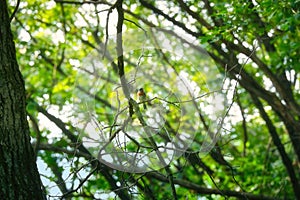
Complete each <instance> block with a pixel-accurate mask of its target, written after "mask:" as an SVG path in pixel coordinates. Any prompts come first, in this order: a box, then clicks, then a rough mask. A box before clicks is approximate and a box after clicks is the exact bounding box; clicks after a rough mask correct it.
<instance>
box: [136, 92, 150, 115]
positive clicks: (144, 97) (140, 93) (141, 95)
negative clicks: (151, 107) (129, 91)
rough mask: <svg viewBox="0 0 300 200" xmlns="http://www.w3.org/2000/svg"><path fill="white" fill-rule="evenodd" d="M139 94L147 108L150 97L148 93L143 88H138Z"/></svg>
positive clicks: (140, 100)
mask: <svg viewBox="0 0 300 200" xmlns="http://www.w3.org/2000/svg"><path fill="white" fill-rule="evenodd" d="M137 96H138V98H139V102H143V107H144V109H145V110H146V109H147V106H146V103H147V102H146V101H147V100H148V99H147V95H146V93H145V91H144V89H143V88H140V89H138V92H137ZM148 104H149V102H148Z"/></svg>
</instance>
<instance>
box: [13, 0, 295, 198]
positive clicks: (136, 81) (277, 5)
mask: <svg viewBox="0 0 300 200" xmlns="http://www.w3.org/2000/svg"><path fill="white" fill-rule="evenodd" d="M114 3H115V2H114V1H105V0H103V1H102V0H95V1H77V0H75V1H69V0H67V1H64V0H56V1H49V0H38V1H36V0H33V1H21V2H20V5H19V8H18V12H17V14H16V16H15V18H14V19H13V21H12V23H11V25H12V30H13V33H14V38H15V44H16V48H17V58H18V62H19V66H20V68H21V72H22V74H23V76H24V79H25V84H26V91H27V99H28V104H27V111H28V116H29V117H28V120H29V122H30V127H31V137H32V143H33V145H34V147H35V150H36V153H37V163H38V167H39V171H40V174H41V178H42V181H43V184H44V186H45V191H46V192H47V195H48V197H49V199H59V198H65V199H115V198H117V199H176V198H177V199H224V198H227V199H231V198H232V199H234V198H240V199H268V198H269V199H273V198H278V199H294V198H300V197H299V196H297V194H295V193H296V191H295V187H297V186H299V184H300V183H299V178H300V177H299V176H300V173H299V171H300V165H299V156H300V154H299V148H297V146H296V144H298V145H299V146H300V143H297V142H299V138H300V136H299V133H300V132H299V130H300V129H299V123H300V122H299V117H300V114H299V113H300V111H299V110H300V109H299V107H300V106H299V102H300V99H299V98H300V97H299V89H300V86H299V70H300V62H299V59H300V55H299V52H300V42H299V38H300V32H299V27H300V26H299V23H300V13H299V8H300V1H299V0H290V1H275V0H264V1H259V0H257V1H237V0H234V1H230V2H229V1H228V2H224V1H218V0H209V1H208V0H204V1H198V0H195V1H193V0H190V1H182V0H176V1H146V0H139V1H132V0H124V2H123V8H124V12H125V21H124V24H123V29H124V31H123V43H124V61H125V73H126V76H127V78H128V81H133V82H132V83H130V84H129V85H130V87H131V91H130V92H131V95H132V98H134V99H135V100H136V101H138V99H137V96H136V94H135V93H136V91H137V89H138V88H140V87H144V89H145V91H146V92H147V94H148V96H149V98H154V99H153V102H152V103H153V104H155V105H159V106H160V107H159V109H160V111H163V112H164V113H163V115H164V120H165V121H164V122H163V125H162V127H163V130H165V132H166V133H169V134H171V135H173V137H174V134H175V133H177V132H176V131H179V134H183V132H184V131H185V130H186V129H189V130H190V132H188V133H187V134H191V140H192V141H189V142H188V144H189V148H188V149H186V151H185V152H183V153H182V155H181V156H178V157H176V159H174V160H173V161H172V162H171V163H170V165H168V168H169V170H170V171H169V172H170V173H169V174H168V173H167V172H166V171H165V170H163V169H156V170H154V171H152V170H151V171H149V172H145V173H127V172H123V171H118V170H116V169H113V168H110V167H107V166H105V165H103V164H99V163H98V162H97V156H98V152H99V150H100V148H101V146H103V141H101V137H100V138H99V135H100V134H105V135H106V136H107V135H108V134H111V132H114V131H117V129H118V126H114V125H116V124H117V123H119V122H121V121H122V120H124V119H126V117H128V109H126V110H125V111H124V110H122V109H121V108H126V106H128V102H127V100H126V99H125V97H124V96H122V91H121V87H120V80H119V77H118V66H117V55H116V44H115V38H116V23H117V12H116V10H115V9H113V10H110V8H111V7H112V6H113V5H114ZM9 4H10V9H11V13H12V12H13V10H14V9H15V6H16V4H17V2H16V1H10V2H9ZM110 11H111V12H110ZM108 13H110V14H109V20H107V17H108ZM107 22H108V23H107ZM107 33H108V34H109V35H107ZM178 77H184V78H185V80H186V82H188V84H189V85H190V86H191V88H193V89H192V90H193V94H192V95H187V94H185V92H183V91H182V90H180V87H178V85H177V83H178V82H176V80H177V79H176V78H178ZM183 82H184V81H183ZM116 91H118V92H116ZM170 94H171V95H170ZM117 95H120V96H117ZM155 98H156V99H155ZM159 98H161V99H162V100H161V99H159ZM193 98H194V99H193ZM191 99H193V100H191ZM189 100H190V101H189ZM184 101H189V104H188V103H186V104H185V103H184ZM170 102H173V103H170ZM119 106H120V107H121V108H120V107H119ZM218 107H219V108H218ZM140 109H141V112H144V114H145V113H146V112H149V113H150V112H151V109H150V111H149V110H148V111H143V110H142V107H140ZM154 111H157V110H154ZM183 113H185V114H183ZM116 115H120V118H119V119H118V120H120V121H118V120H116V118H115V116H116ZM122 117H123V118H122ZM134 117H136V116H134ZM91 120H95V121H96V122H95V123H96V124H97V126H96V127H93V128H91V127H87V126H90V125H91V124H89V123H84V122H90V121H91ZM220 120H221V122H220ZM148 122H149V121H148ZM132 123H138V122H136V121H134V120H133V122H132ZM297 124H298V125H297ZM180 126H181V128H180ZM185 126H186V127H185ZM191 127H192V128H191ZM174 130H175V131H174ZM137 132H139V131H137ZM162 132H163V131H162ZM210 133H213V135H215V136H217V141H215V140H213V139H212V138H210ZM272 133H273V134H272ZM274 135H275V136H277V140H276V137H275V136H274ZM171 137H172V136H171ZM207 139H208V140H209V141H206V142H207V144H212V145H211V149H209V152H208V151H205V150H203V148H204V147H203V145H205V144H206V143H205V140H207ZM166 140H167V139H166V138H164V137H160V138H157V142H158V143H161V144H165V145H166V144H167V142H166ZM274 140H275V141H277V143H276V142H274ZM293 140H295V141H294V142H293ZM138 142H141V144H144V143H142V141H138ZM112 144H116V143H112ZM126 145H128V146H127V147H128V149H129V150H130V148H131V150H134V151H136V150H137V147H138V146H136V145H135V144H134V143H133V142H132V141H131V143H130V142H129V143H128V144H126ZM126 145H125V146H123V147H126ZM130 145H132V146H130ZM297 149H298V150H297ZM280 150H281V153H280ZM145 151H146V152H147V149H146V150H145ZM148 153H149V152H148ZM284 160H285V161H284ZM170 176H171V177H172V179H173V181H170V179H169V178H170ZM291 180H296V182H293V181H291ZM172 184H173V185H175V189H176V195H175V194H174V192H173V193H172ZM298 195H299V194H298Z"/></svg>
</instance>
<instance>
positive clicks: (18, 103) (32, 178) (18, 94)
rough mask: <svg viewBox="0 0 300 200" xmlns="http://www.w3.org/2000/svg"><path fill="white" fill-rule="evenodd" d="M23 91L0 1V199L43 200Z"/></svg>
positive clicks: (14, 52)
mask: <svg viewBox="0 0 300 200" xmlns="http://www.w3.org/2000/svg"><path fill="white" fill-rule="evenodd" d="M25 107H26V105H25V88H24V81H23V78H22V75H21V73H20V70H19V67H18V63H17V59H16V51H15V46H14V42H13V37H12V33H11V30H10V18H9V15H8V10H7V4H6V0H0V196H1V197H0V198H1V199H26V200H27V199H45V198H44V194H43V191H42V184H41V180H40V176H39V173H38V170H37V165H36V163H35V156H34V151H33V148H32V147H31V144H30V136H29V127H28V123H27V119H26V108H25Z"/></svg>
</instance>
